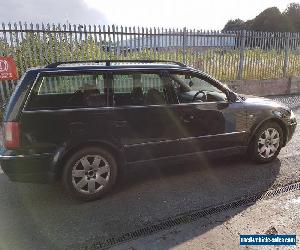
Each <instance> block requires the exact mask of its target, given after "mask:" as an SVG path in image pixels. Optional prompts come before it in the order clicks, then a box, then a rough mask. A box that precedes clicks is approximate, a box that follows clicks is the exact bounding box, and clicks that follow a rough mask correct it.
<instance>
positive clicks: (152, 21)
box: [0, 0, 296, 30]
mask: <svg viewBox="0 0 300 250" xmlns="http://www.w3.org/2000/svg"><path fill="white" fill-rule="evenodd" d="M295 1H296V0H287V1H286V0H247V1H244V0H223V1H222V0H205V1H202V0H198V1H197V0H148V1H144V0H51V1H49V0H0V22H18V21H21V22H25V21H26V22H33V23H42V22H44V23H48V22H50V23H62V24H65V23H71V24H97V25H105V24H116V25H123V26H140V27H153V26H155V27H164V28H182V27H187V28H192V29H205V30H212V29H214V30H218V29H222V28H223V27H224V25H225V24H226V22H227V21H228V20H229V19H236V18H240V19H242V20H248V19H252V18H254V17H255V16H256V15H258V14H259V13H260V12H261V11H263V10H264V9H266V8H268V7H273V6H276V7H278V8H279V9H280V11H283V10H284V9H285V8H286V6H287V5H288V4H289V3H290V2H295Z"/></svg>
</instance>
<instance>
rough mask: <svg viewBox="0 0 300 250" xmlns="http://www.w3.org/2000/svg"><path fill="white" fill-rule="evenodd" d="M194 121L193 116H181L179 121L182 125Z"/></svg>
mask: <svg viewBox="0 0 300 250" xmlns="http://www.w3.org/2000/svg"><path fill="white" fill-rule="evenodd" d="M194 119H195V117H194V116H193V115H183V116H181V120H182V121H183V122H184V123H190V122H191V121H192V120H194Z"/></svg>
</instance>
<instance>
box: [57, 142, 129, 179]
mask: <svg viewBox="0 0 300 250" xmlns="http://www.w3.org/2000/svg"><path fill="white" fill-rule="evenodd" d="M88 147H98V148H102V149H104V150H107V151H108V152H109V153H111V154H112V155H113V156H114V157H115V160H116V161H117V166H118V168H120V167H121V166H122V165H124V164H125V163H126V158H125V156H124V153H123V152H122V150H121V149H119V148H117V147H116V146H114V145H112V144H110V143H107V142H103V141H90V142H84V143H79V144H77V145H74V146H72V147H68V148H66V147H61V148H60V149H59V150H57V152H56V154H55V155H54V159H53V162H52V169H53V171H54V173H55V177H56V179H59V178H60V177H61V175H62V172H63V168H64V165H65V164H66V162H67V160H68V159H69V158H70V157H71V155H73V154H74V153H75V152H77V151H79V150H81V149H84V148H88Z"/></svg>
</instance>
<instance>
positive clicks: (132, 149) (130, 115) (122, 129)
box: [110, 71, 178, 162]
mask: <svg viewBox="0 0 300 250" xmlns="http://www.w3.org/2000/svg"><path fill="white" fill-rule="evenodd" d="M111 79H112V95H113V96H112V99H113V101H112V106H113V112H111V118H110V119H111V124H112V126H113V129H114V130H113V131H114V132H113V133H114V135H115V136H116V137H117V138H118V139H119V141H120V142H121V144H122V145H123V148H124V151H125V156H126V158H127V161H128V162H137V161H145V160H151V159H157V158H161V157H169V156H173V155H177V154H178V151H177V146H178V134H177V133H175V131H174V129H172V128H174V126H173V127H172V124H173V122H172V119H173V115H172V113H171V112H170V107H171V106H170V104H172V103H174V101H173V99H172V97H173V95H171V94H170V89H171V88H170V83H169V82H166V81H165V77H164V75H163V72H153V71H152V72H148V71H146V72H128V71H126V72H121V71H119V72H114V73H112V75H111Z"/></svg>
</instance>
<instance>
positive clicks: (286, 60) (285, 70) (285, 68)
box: [283, 33, 290, 77]
mask: <svg viewBox="0 0 300 250" xmlns="http://www.w3.org/2000/svg"><path fill="white" fill-rule="evenodd" d="M289 34H290V33H286V36H285V46H284V63H283V76H284V77H286V76H287V74H288V63H289V41H290V36H289Z"/></svg>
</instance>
